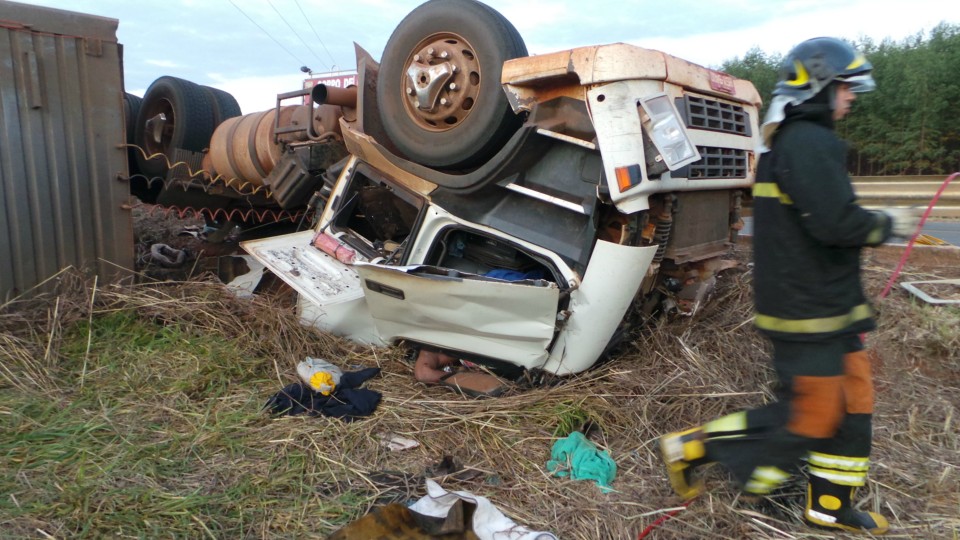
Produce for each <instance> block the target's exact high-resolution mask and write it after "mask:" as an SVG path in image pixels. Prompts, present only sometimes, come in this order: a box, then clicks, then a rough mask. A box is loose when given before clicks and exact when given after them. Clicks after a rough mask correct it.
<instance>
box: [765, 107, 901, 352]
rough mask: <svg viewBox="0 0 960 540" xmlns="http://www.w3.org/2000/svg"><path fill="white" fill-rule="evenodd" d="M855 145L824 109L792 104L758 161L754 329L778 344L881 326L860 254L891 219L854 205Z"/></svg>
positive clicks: (886, 230) (882, 235) (885, 233)
mask: <svg viewBox="0 0 960 540" xmlns="http://www.w3.org/2000/svg"><path fill="white" fill-rule="evenodd" d="M846 154H847V146H846V143H845V142H843V141H842V140H841V139H840V138H839V137H837V135H836V133H835V132H834V129H833V119H832V112H831V111H830V108H829V107H828V106H827V105H825V104H822V103H805V104H802V105H799V106H797V107H793V108H790V109H789V110H788V112H787V116H786V118H785V119H784V121H783V122H782V123H781V124H780V127H779V129H778V130H777V133H776V135H775V136H774V139H773V144H772V146H771V149H770V151H768V152H765V153H763V154H762V155H761V156H760V161H759V163H758V166H757V180H756V184H755V185H754V188H753V196H754V237H753V250H754V261H755V266H754V278H753V283H754V297H755V298H754V301H755V306H756V313H755V319H754V323H755V325H756V327H757V328H758V329H759V330H761V331H762V332H764V333H766V334H767V335H769V336H770V337H771V338H774V339H783V340H790V341H813V340H819V339H823V338H826V337H830V336H840V335H846V334H854V333H861V332H865V331H867V330H872V329H874V328H875V326H876V325H875V322H874V318H873V309H872V307H871V306H870V304H869V303H868V302H867V300H866V297H865V296H864V293H863V287H862V285H861V282H860V251H861V248H863V247H864V246H875V245H878V244H881V243H883V242H884V241H885V240H886V239H887V238H888V237H889V236H890V233H891V225H892V223H891V220H890V218H889V217H888V216H887V215H886V214H884V213H882V212H872V211H869V210H866V209H864V208H861V207H860V206H859V205H857V203H856V197H855V195H854V192H853V186H852V185H851V183H850V177H849V176H848V175H847V172H846Z"/></svg>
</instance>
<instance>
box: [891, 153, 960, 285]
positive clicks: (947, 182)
mask: <svg viewBox="0 0 960 540" xmlns="http://www.w3.org/2000/svg"><path fill="white" fill-rule="evenodd" d="M957 175H960V172H955V173H953V174H951V175H950V176H948V177H947V179H946V180H944V181H943V184H941V185H940V189H938V190H937V193H936V195H934V196H933V198H932V199H930V204H928V205H927V210H926V211H925V212H924V213H923V216H922V217H921V218H920V223H918V224H917V230H916V231H914V232H913V236H911V237H910V241H909V242H907V248H906V249H904V250H903V255H902V256H901V257H900V262H899V263H897V268H896V269H895V270H894V271H893V274H892V275H891V276H890V279H889V280H887V286H886V287H884V288H883V292H882V293H880V299H881V300H883V299H884V298H886V297H887V295H888V294H890V289H892V288H893V284H894V283H896V281H897V278H898V277H900V272H902V271H903V266H904V265H905V264H907V257H909V256H910V252H911V251H912V250H913V245H914V244H915V243H916V241H917V237H918V236H920V231H922V230H923V224H924V223H926V222H927V218H928V217H930V213H931V212H933V207H934V206H936V204H937V201H938V200H939V199H940V195H942V194H943V192H944V190H946V189H947V186H949V185H950V182H953V179H954V178H956V177H957Z"/></svg>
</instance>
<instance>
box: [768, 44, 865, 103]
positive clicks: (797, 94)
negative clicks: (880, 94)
mask: <svg viewBox="0 0 960 540" xmlns="http://www.w3.org/2000/svg"><path fill="white" fill-rule="evenodd" d="M872 69H873V66H872V65H871V64H870V62H869V61H868V60H867V59H866V58H865V57H864V56H863V54H862V53H861V52H860V51H858V50H856V49H854V48H853V47H852V46H851V45H850V44H849V43H847V42H846V41H843V40H841V39H837V38H831V37H818V38H813V39H808V40H807V41H804V42H803V43H801V44H799V45H797V46H796V47H794V48H793V50H791V51H790V52H789V53H787V56H786V58H784V59H783V63H782V64H781V66H780V80H779V81H778V82H777V85H776V87H774V89H773V95H774V96H785V97H787V98H789V100H790V102H791V103H793V104H794V105H799V104H800V103H803V102H805V101H807V100H808V99H810V98H812V97H813V96H815V95H817V94H819V93H820V91H821V90H823V89H824V88H826V87H827V86H828V85H829V84H830V83H831V82H833V81H840V82H845V83H848V84H849V85H850V90H851V91H852V92H858V93H859V92H869V91H871V90H873V89H874V88H876V86H877V85H876V83H874V81H873V77H872V76H871V75H870V71H871V70H872Z"/></svg>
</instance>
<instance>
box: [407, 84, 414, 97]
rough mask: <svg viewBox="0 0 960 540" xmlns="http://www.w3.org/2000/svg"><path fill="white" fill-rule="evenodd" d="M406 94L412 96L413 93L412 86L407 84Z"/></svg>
mask: <svg viewBox="0 0 960 540" xmlns="http://www.w3.org/2000/svg"><path fill="white" fill-rule="evenodd" d="M407 95H408V96H412V95H413V88H410V87H409V86H408V87H407Z"/></svg>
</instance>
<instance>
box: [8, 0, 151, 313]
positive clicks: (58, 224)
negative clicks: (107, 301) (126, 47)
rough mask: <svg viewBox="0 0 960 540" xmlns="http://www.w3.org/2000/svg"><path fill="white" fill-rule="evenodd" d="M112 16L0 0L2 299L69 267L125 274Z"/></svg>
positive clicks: (129, 251)
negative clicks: (98, 15) (99, 15)
mask: <svg viewBox="0 0 960 540" xmlns="http://www.w3.org/2000/svg"><path fill="white" fill-rule="evenodd" d="M116 31H117V21H116V20H114V19H106V18H103V17H96V16H92V15H84V14H80V13H73V12H68V11H62V10H57V9H49V8H43V7H37V6H31V5H26V4H20V3H15V2H7V1H4V0H0V227H2V228H3V232H0V298H9V297H11V296H14V295H17V294H19V293H23V292H25V291H28V290H30V289H32V288H33V287H34V286H36V285H37V284H40V283H42V282H44V281H45V280H46V279H47V278H49V277H50V276H52V275H55V274H56V273H58V272H59V271H60V270H61V269H63V268H66V267H70V266H74V267H78V268H82V269H84V270H87V271H91V272H96V273H97V274H98V275H99V276H100V278H101V281H113V280H115V279H117V278H118V277H120V276H122V275H129V274H128V273H127V272H126V271H125V270H124V269H129V268H132V266H133V226H132V221H131V215H130V211H129V210H128V209H125V203H126V202H127V201H128V199H129V193H130V191H129V185H128V184H127V183H126V182H121V181H119V180H118V179H120V178H126V177H127V151H126V148H124V146H123V143H124V142H125V141H126V137H125V133H124V118H123V96H124V91H123V79H122V73H121V69H122V68H121V47H120V45H119V44H118V43H117V36H116Z"/></svg>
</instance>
